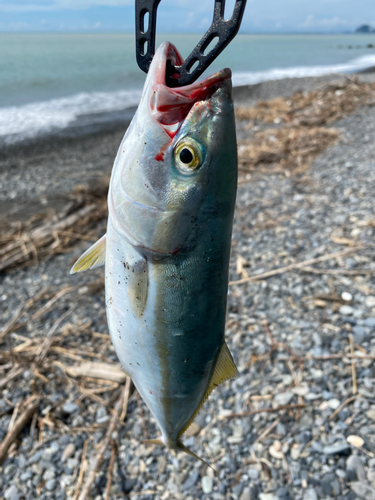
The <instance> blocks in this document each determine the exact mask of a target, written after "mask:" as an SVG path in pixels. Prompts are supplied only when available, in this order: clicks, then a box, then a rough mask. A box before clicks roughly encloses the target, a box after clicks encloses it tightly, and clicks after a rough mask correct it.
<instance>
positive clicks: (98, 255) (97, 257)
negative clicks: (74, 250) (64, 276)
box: [70, 234, 107, 274]
mask: <svg viewBox="0 0 375 500" xmlns="http://www.w3.org/2000/svg"><path fill="white" fill-rule="evenodd" d="M106 236H107V235H106V234H105V235H104V236H102V237H101V238H100V240H98V241H97V242H96V243H94V244H93V245H92V246H91V247H90V248H89V249H88V250H86V252H85V253H83V254H82V255H81V257H80V258H79V259H78V260H77V262H76V263H75V264H74V266H73V267H72V269H71V270H70V274H74V273H80V272H82V271H86V270H87V269H94V268H95V267H99V266H103V265H104V262H105V249H106V242H107V238H106Z"/></svg>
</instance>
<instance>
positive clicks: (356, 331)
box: [353, 326, 366, 345]
mask: <svg viewBox="0 0 375 500" xmlns="http://www.w3.org/2000/svg"><path fill="white" fill-rule="evenodd" d="M365 338H366V330H365V329H364V328H363V326H353V340H354V342H355V343H356V344H358V345H361V344H362V342H363V341H364V339H365Z"/></svg>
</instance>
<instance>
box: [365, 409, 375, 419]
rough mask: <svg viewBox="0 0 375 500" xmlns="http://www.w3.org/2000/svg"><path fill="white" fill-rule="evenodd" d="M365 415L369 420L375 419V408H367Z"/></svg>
mask: <svg viewBox="0 0 375 500" xmlns="http://www.w3.org/2000/svg"><path fill="white" fill-rule="evenodd" d="M366 417H367V418H369V419H370V420H375V409H371V410H368V411H367V412H366Z"/></svg>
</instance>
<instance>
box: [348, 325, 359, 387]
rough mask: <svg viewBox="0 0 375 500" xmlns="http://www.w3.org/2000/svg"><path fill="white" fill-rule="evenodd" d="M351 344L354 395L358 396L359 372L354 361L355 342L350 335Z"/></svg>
mask: <svg viewBox="0 0 375 500" xmlns="http://www.w3.org/2000/svg"><path fill="white" fill-rule="evenodd" d="M349 343H350V354H351V358H352V381H353V395H354V394H357V371H356V368H355V361H354V358H353V356H354V342H353V335H352V334H351V333H349Z"/></svg>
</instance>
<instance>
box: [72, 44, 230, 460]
mask: <svg viewBox="0 0 375 500" xmlns="http://www.w3.org/2000/svg"><path fill="white" fill-rule="evenodd" d="M167 61H171V62H172V63H173V65H174V66H179V65H181V63H182V62H183V60H182V57H181V55H180V54H179V53H178V51H177V49H176V48H175V47H174V46H173V45H172V44H170V43H168V42H166V43H163V44H162V45H161V46H160V47H159V49H158V50H157V52H156V54H155V56H154V58H153V60H152V63H151V66H150V70H149V72H148V75H147V79H146V82H145V86H144V90H143V94H142V98H141V101H140V104H139V107H138V110H137V112H136V114H135V116H134V118H133V121H132V123H131V125H130V126H129V128H128V130H127V132H126V134H125V137H124V139H123V141H122V143H121V146H120V148H119V151H118V154H117V157H116V160H115V163H114V167H113V171H112V177H111V182H110V186H109V194H108V210H109V216H108V226H107V234H106V235H105V236H103V237H102V238H101V239H100V240H99V241H98V242H97V243H95V244H94V245H93V246H92V247H91V248H90V249H89V250H87V251H86V252H85V253H84V254H83V255H82V256H81V257H80V258H79V259H78V261H77V262H76V264H75V265H74V266H73V268H72V270H71V273H76V272H80V271H84V270H86V269H92V268H94V267H97V266H100V265H102V264H104V263H105V288H106V308H107V318H108V326H109V330H110V333H111V337H112V342H113V345H114V347H115V350H116V352H117V355H118V357H119V359H120V362H121V364H122V366H123V368H124V370H125V371H126V372H127V373H128V374H129V375H130V376H131V378H132V379H133V382H134V385H135V386H136V388H137V389H138V391H139V393H140V394H141V396H142V398H143V399H144V401H145V402H146V404H147V406H148V407H149V409H150V410H151V412H152V414H153V415H154V417H155V419H156V421H157V423H158V425H159V427H160V430H161V433H162V436H161V437H160V438H159V439H155V440H151V441H150V442H152V443H155V444H163V445H166V446H167V447H168V448H170V449H174V450H184V451H186V452H187V453H189V454H190V455H193V456H195V457H196V458H199V457H197V456H196V455H195V454H194V453H192V452H191V451H190V450H188V449H187V448H186V447H185V446H184V445H183V443H182V441H181V436H182V434H183V433H184V431H185V430H186V429H187V428H188V427H189V425H190V424H191V423H192V421H193V420H194V418H195V416H196V415H197V413H198V411H199V410H200V408H201V407H202V405H203V403H204V402H205V400H206V399H207V397H208V395H209V394H210V393H211V391H212V390H213V388H214V387H216V386H217V385H219V384H220V383H222V382H224V381H225V380H227V379H230V378H233V377H236V375H237V374H238V372H237V369H236V366H235V364H234V362H233V359H232V356H231V354H230V352H229V349H228V347H227V345H226V343H225V339H224V329H225V316H226V302H227V291H228V268H229V254H230V244H231V230H232V221H233V212H234V206H235V197H236V188H237V148H236V135H235V123H234V112H233V102H232V97H231V88H232V87H231V71H230V70H229V69H224V70H222V71H220V72H218V73H215V74H214V75H212V76H210V77H208V78H206V79H205V80H203V81H200V82H197V83H194V84H191V85H187V86H185V87H178V88H169V87H167V86H166V66H167Z"/></svg>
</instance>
